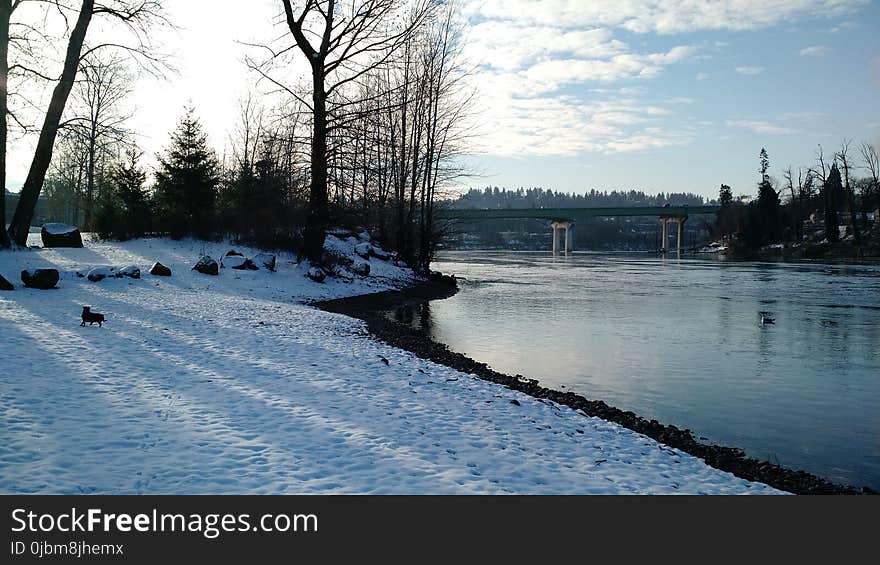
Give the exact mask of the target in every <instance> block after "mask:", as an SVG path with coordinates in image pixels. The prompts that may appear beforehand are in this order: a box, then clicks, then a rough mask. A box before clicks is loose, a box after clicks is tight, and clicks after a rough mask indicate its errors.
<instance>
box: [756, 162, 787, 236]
mask: <svg viewBox="0 0 880 565" xmlns="http://www.w3.org/2000/svg"><path fill="white" fill-rule="evenodd" d="M760 160H761V182H760V183H759V184H758V202H757V205H758V222H757V223H758V226H756V227H758V229H759V230H760V235H759V238H758V239H759V240H760V241H761V242H762V243H775V242H777V241H779V239H780V237H781V235H782V221H781V220H782V219H781V208H780V200H779V193H777V192H776V189H775V188H773V184H772V183H771V182H770V175H768V174H767V171H768V170H769V169H770V158H769V157H768V155H767V150H766V149H764V148H763V147H762V148H761V153H760Z"/></svg>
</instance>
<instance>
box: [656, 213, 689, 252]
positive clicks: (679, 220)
mask: <svg viewBox="0 0 880 565" xmlns="http://www.w3.org/2000/svg"><path fill="white" fill-rule="evenodd" d="M687 219H688V217H687V216H660V225H662V226H663V239H662V240H661V243H660V251H661V252H663V253H666V252H667V251H668V250H667V249H666V246H667V245H668V244H669V222H675V223H676V224H677V227H678V237H677V238H676V241H675V247H676V250H675V251H676V253H678V254H679V255H681V241H682V239H683V236H684V223H685V222H686V221H687Z"/></svg>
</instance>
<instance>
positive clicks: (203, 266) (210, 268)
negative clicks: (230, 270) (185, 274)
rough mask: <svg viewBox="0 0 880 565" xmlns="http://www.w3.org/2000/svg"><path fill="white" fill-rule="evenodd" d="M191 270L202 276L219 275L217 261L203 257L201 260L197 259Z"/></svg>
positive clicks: (206, 256)
mask: <svg viewBox="0 0 880 565" xmlns="http://www.w3.org/2000/svg"><path fill="white" fill-rule="evenodd" d="M192 270H194V271H198V272H200V273H202V274H203V275H213V276H217V275H219V274H220V266H219V265H218V264H217V261H215V260H214V259H212V258H211V257H209V256H208V255H205V256H204V257H202V258H201V259H199V261H198V263H196V264H195V265H193V268H192Z"/></svg>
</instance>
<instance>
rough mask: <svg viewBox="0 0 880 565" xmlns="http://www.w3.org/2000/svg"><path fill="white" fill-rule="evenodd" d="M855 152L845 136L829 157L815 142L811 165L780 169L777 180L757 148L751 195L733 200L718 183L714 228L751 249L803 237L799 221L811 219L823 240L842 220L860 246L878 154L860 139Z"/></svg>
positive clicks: (878, 202) (875, 193)
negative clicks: (755, 184) (757, 162)
mask: <svg viewBox="0 0 880 565" xmlns="http://www.w3.org/2000/svg"><path fill="white" fill-rule="evenodd" d="M858 154H859V155H858V158H854V156H853V146H852V142H850V141H844V142H843V143H842V144H841V146H840V149H839V150H838V151H836V152H834V154H833V155H832V156H831V157H830V159H829V158H828V157H826V155H825V152H824V150H823V149H822V147H821V146H819V148H818V150H817V151H816V155H815V163H814V164H813V165H811V166H808V167H801V168H798V169H797V170H796V171H794V170H793V169H792V167H788V168H786V169H785V171H784V176H783V179H784V181H783V182H782V183H779V182H778V181H774V179H772V178H771V177H770V175H769V169H770V159H769V156H768V154H767V151H766V149H764V148H762V149H761V152H760V155H759V159H760V165H761V166H760V169H759V170H760V174H761V180H760V181H759V183H758V192H757V198H755V199H753V200H750V201H749V202H744V199H735V198H734V197H733V191H732V189H731V188H730V187H729V186H727V185H721V189H720V192H719V203H720V204H721V210H720V211H719V213H718V224H717V227H718V230H719V231H720V233H721V235H725V236H727V235H734V234H735V235H736V236H737V237H736V241H737V243H738V245H741V246H742V247H743V248H744V249H745V250H755V249H758V248H760V247H761V246H764V245H767V244H771V243H787V242H792V243H801V242H803V241H805V238H806V235H807V234H805V233H804V222H805V221H806V220H808V219H812V220H813V222H812V223H811V225H814V226H820V227H821V232H820V235H821V236H822V238H823V239H824V240H827V241H828V242H829V243H835V242H837V241H838V240H839V238H840V227H841V225H846V226H848V227H847V230H848V231H850V232H851V235H852V238H853V241H854V243H855V245H856V246H857V247H858V246H861V245H862V239H863V233H864V232H865V230H866V229H869V227H870V225H871V224H870V223H869V220H868V218H869V215H870V213H871V212H873V211H875V210H877V208H878V207H880V159H878V153H877V149H876V147H875V146H873V145H872V144H869V143H862V144H860V145H859V147H858ZM860 171H861V172H864V173H866V174H863V175H859V172H860ZM819 220H821V221H819Z"/></svg>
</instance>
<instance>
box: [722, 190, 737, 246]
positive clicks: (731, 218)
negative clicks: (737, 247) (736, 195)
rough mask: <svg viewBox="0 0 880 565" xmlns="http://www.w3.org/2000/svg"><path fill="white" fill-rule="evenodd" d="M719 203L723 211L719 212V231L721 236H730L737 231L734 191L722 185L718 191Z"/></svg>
mask: <svg viewBox="0 0 880 565" xmlns="http://www.w3.org/2000/svg"><path fill="white" fill-rule="evenodd" d="M718 202H719V204H721V209H720V210H718V229H719V230H720V231H721V235H728V234H731V233H733V232H734V231H735V230H736V212H735V211H734V209H733V189H731V188H730V187H729V186H728V185H726V184H722V185H721V189H720V190H719V191H718Z"/></svg>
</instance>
